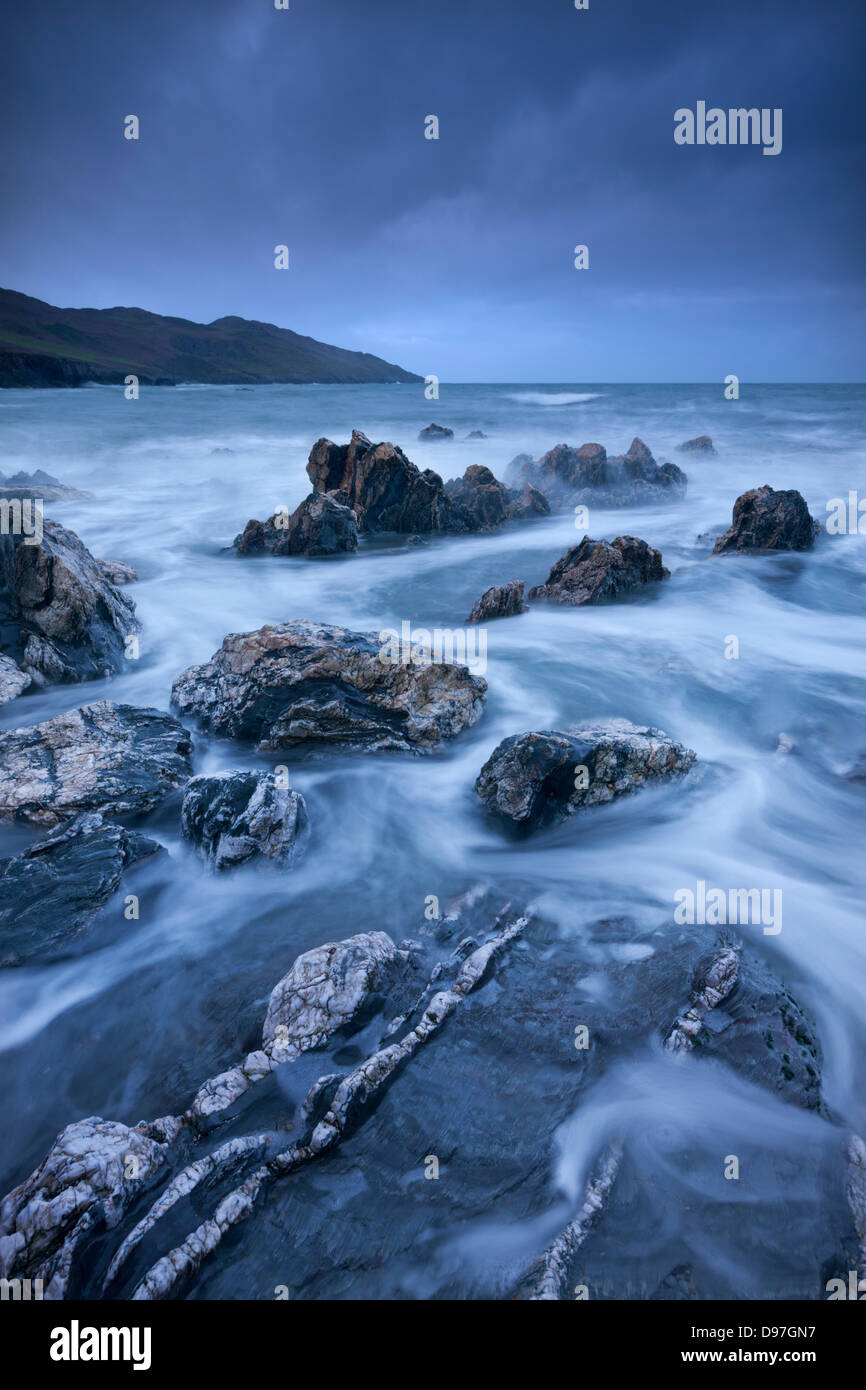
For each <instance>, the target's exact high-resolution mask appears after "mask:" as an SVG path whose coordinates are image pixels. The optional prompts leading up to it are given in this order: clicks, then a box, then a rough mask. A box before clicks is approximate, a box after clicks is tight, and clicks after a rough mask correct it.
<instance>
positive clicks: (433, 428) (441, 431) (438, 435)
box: [418, 425, 454, 441]
mask: <svg viewBox="0 0 866 1390" xmlns="http://www.w3.org/2000/svg"><path fill="white" fill-rule="evenodd" d="M418 438H419V439H420V440H423V441H429V440H434V439H453V438H454V431H453V430H449V429H448V427H447V425H428V426H427V428H426V429H425V430H422V431H421V433H420V434H419V435H418Z"/></svg>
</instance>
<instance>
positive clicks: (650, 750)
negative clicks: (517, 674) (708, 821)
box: [475, 719, 695, 831]
mask: <svg viewBox="0 0 866 1390" xmlns="http://www.w3.org/2000/svg"><path fill="white" fill-rule="evenodd" d="M694 761H695V755H694V753H693V752H692V750H691V749H690V748H683V747H682V745H681V744H678V743H675V742H674V741H673V740H672V739H670V738H668V736H667V734H663V733H662V732H661V730H660V729H653V728H643V727H638V726H637V725H634V724H631V723H629V722H628V720H626V719H611V720H608V721H606V722H605V723H603V724H597V725H585V726H583V727H581V728H579V729H575V730H574V731H570V732H559V731H556V730H552V731H545V732H541V733H526V734H514V735H512V737H511V738H506V739H503V741H502V742H501V743H500V744H499V745H498V747H497V748H495V749H494V751H493V753H492V754H491V756H490V757H489V758H488V760H487V762H486V763H485V764H484V767H483V768H482V769H481V772H480V774H479V776H478V779H477V781H476V783H475V792H476V795H477V796H478V797H480V799H481V801H482V802H483V803H484V805H485V807H486V808H487V810H488V811H489V812H490V813H491V814H493V815H496V816H499V817H500V818H501V819H502V820H504V821H506V822H507V823H508V824H509V825H510V826H511V827H513V828H514V829H518V830H523V831H531V830H536V829H538V828H539V827H540V826H543V825H546V824H548V823H549V822H551V821H554V820H564V819H565V818H566V817H568V816H570V815H572V814H573V813H574V812H575V811H576V810H577V809H578V808H580V807H584V806H598V805H603V804H604V803H606V802H608V801H613V800H614V799H615V798H616V797H619V796H624V795H626V794H628V793H630V792H633V791H636V790H637V788H638V787H640V786H643V785H644V784H645V783H646V782H649V781H662V780H666V779H668V778H672V777H682V776H683V775H684V774H685V773H686V772H688V770H689V768H690V767H691V766H692V764H693V763H694ZM580 768H586V775H585V776H583V775H578V769H580ZM584 782H585V783H586V785H585V786H584V785H583V783H584Z"/></svg>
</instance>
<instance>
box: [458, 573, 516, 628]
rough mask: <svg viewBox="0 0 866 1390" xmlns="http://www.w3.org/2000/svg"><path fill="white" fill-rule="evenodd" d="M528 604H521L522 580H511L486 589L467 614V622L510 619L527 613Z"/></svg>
mask: <svg viewBox="0 0 866 1390" xmlns="http://www.w3.org/2000/svg"><path fill="white" fill-rule="evenodd" d="M528 611H529V604H528V603H524V602H523V580H522V579H512V580H510V581H509V582H508V583H507V584H500V585H494V587H493V588H492V589H486V590H485V592H484V593H483V594H482V595H481V597H480V599H479V600H478V602H477V603H476V605H475V607H474V608H473V609H472V612H471V613H470V614H469V617H468V619H467V622H470V623H484V622H488V621H490V620H491V619H493V618H511V617H514V615H515V614H517V613H527V612H528Z"/></svg>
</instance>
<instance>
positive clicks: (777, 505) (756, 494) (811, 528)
mask: <svg viewBox="0 0 866 1390" xmlns="http://www.w3.org/2000/svg"><path fill="white" fill-rule="evenodd" d="M819 529H820V527H819V525H818V523H817V522H816V521H814V520H813V519H812V517H811V516H810V515H809V508H808V507H807V506H806V503H805V500H804V498H803V497H802V496H801V494H800V493H799V492H797V490H796V488H788V489H787V490H785V491H782V492H775V491H774V490H773V488H771V487H770V486H769V484H767V483H765V484H764V486H763V487H759V488H752V489H751V491H750V492H744V493H743V494H742V496H741V497H738V498H737V500H736V502H735V503H734V516H733V522H732V524H731V526H730V527H729V529H728V530H727V531H726V532H725V534H724V535H723V536H719V539H718V540H717V541H716V543H715V545H714V546H713V554H714V555H724V554H725V553H726V551H729V550H746V551H749V550H811V548H812V545H813V544H814V540H815V536H816V534H817V532H818V531H819Z"/></svg>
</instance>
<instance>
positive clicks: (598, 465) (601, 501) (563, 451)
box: [508, 439, 687, 507]
mask: <svg viewBox="0 0 866 1390" xmlns="http://www.w3.org/2000/svg"><path fill="white" fill-rule="evenodd" d="M508 478H509V481H515V482H521V483H523V482H529V483H532V484H533V486H535V487H537V488H540V489H541V491H542V492H543V493H544V495H545V497H547V498H548V499H549V501H550V502H552V503H553V504H555V505H556V506H566V505H573V504H575V503H594V504H595V505H596V506H606V507H624V506H634V505H635V504H636V503H640V502H648V501H654V500H661V501H664V500H665V499H666V498H673V497H681V496H682V495H683V493H684V492H685V489H686V483H687V479H686V475H685V473H683V471H682V469H680V468H678V467H677V466H676V464H675V463H663V464H658V463H656V461H655V459H654V458H653V456H652V454H651V453H650V451H649V449H648V448H647V446H646V445H645V444H644V442H643V441H642V440H641V439H633V440H632V443H631V446H630V448H629V450H628V453H626V454H621V455H619V456H618V457H616V458H609V457H608V454H607V451H606V450H605V448H604V446H603V445H602V444H582V445H581V446H580V448H579V449H574V448H572V447H571V446H570V445H568V444H557V445H556V447H555V448H553V449H551V450H549V452H548V453H546V454H544V455H543V456H542V458H540V459H539V460H538V461H537V462H533V461H532V460H531V459H529V460H527V456H526V455H525V454H519V455H518V456H517V458H516V459H513V460H512V462H511V464H510V465H509V469H508Z"/></svg>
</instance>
